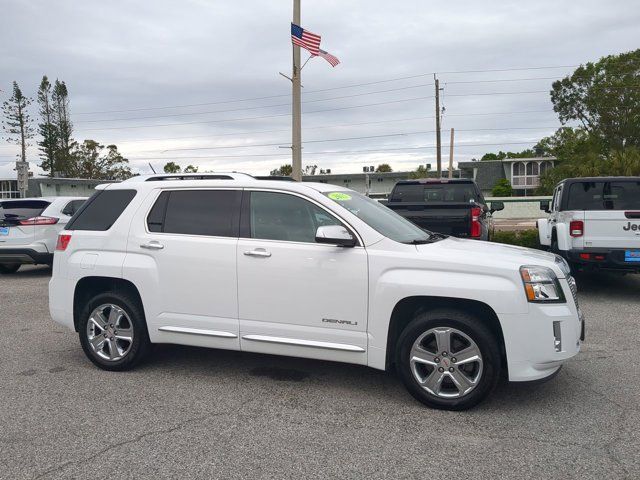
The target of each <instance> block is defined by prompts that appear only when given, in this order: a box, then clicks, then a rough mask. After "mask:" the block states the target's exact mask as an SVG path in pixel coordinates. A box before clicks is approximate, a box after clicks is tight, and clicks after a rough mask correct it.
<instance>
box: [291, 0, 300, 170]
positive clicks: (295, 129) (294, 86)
mask: <svg viewBox="0 0 640 480" xmlns="http://www.w3.org/2000/svg"><path fill="white" fill-rule="evenodd" d="M293 23H294V24H296V25H300V0H293ZM292 46H293V71H292V74H291V104H292V112H291V113H292V118H291V121H292V125H291V177H292V178H293V179H294V180H296V181H298V182H301V181H302V109H301V105H300V101H301V100H300V97H301V92H300V91H301V78H300V75H301V71H300V47H299V46H298V45H294V44H293V43H292Z"/></svg>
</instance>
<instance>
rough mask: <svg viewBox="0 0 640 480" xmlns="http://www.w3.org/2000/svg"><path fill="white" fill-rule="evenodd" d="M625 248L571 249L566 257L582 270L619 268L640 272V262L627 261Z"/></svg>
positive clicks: (620, 269)
mask: <svg viewBox="0 0 640 480" xmlns="http://www.w3.org/2000/svg"><path fill="white" fill-rule="evenodd" d="M626 250H633V249H624V248H585V249H583V250H569V251H567V252H566V258H567V260H569V261H570V262H571V263H573V264H574V265H576V266H578V268H580V269H582V270H619V271H626V272H635V273H640V262H627V261H625V251H626Z"/></svg>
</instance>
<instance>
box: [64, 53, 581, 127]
mask: <svg viewBox="0 0 640 480" xmlns="http://www.w3.org/2000/svg"><path fill="white" fill-rule="evenodd" d="M575 67H578V65H558V66H543V67H523V68H504V69H488V70H457V71H448V72H429V73H421V74H417V75H408V76H404V77H395V78H389V79H385V80H377V81H373V82H363V83H352V84H349V85H341V86H338V87H330V88H323V89H320V90H310V91H306V92H305V93H307V94H309V93H320V92H329V91H333V90H340V89H343V88H355V87H364V86H368V85H379V84H382V83H389V82H397V81H400V80H410V79H414V78H422V77H430V76H432V75H433V74H434V73H436V74H443V75H444V74H462V73H494V72H515V71H527V70H552V69H560V68H575ZM288 96H290V94H289V93H283V94H279V95H268V96H261V97H249V98H239V99H235V100H219V101H214V102H201V103H191V104H183V105H167V106H160V107H142V108H132V109H120V110H103V111H93V112H82V111H81V112H78V113H75V114H74V115H93V114H98V113H125V112H141V111H146V110H163V109H171V108H188V107H200V106H205V105H222V104H226V103H238V102H250V101H255V100H267V99H271V98H278V97H288Z"/></svg>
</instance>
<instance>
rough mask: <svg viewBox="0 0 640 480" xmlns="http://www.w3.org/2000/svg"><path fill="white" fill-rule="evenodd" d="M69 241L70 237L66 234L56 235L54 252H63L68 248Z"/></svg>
mask: <svg viewBox="0 0 640 480" xmlns="http://www.w3.org/2000/svg"><path fill="white" fill-rule="evenodd" d="M70 241H71V235H69V234H68V233H61V234H59V235H58V241H57V242H56V250H57V251H59V252H64V251H65V250H66V249H67V247H68V246H69V242H70Z"/></svg>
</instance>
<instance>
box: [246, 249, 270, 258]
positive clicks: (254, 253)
mask: <svg viewBox="0 0 640 480" xmlns="http://www.w3.org/2000/svg"><path fill="white" fill-rule="evenodd" d="M244 254H245V255H247V256H248V257H270V256H271V252H267V251H266V250H265V249H264V248H256V249H255V250H247V251H246V252H244Z"/></svg>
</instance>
